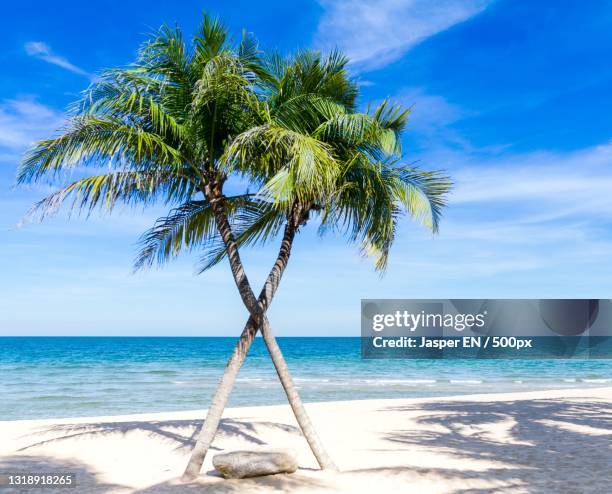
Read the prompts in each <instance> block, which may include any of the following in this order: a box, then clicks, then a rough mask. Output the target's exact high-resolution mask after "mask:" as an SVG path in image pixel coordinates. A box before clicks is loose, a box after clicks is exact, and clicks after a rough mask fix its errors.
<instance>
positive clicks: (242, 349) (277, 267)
mask: <svg viewBox="0 0 612 494" xmlns="http://www.w3.org/2000/svg"><path fill="white" fill-rule="evenodd" d="M221 221H222V220H221ZM295 234H296V228H295V227H294V226H293V223H292V222H287V224H286V225H285V232H284V235H283V240H282V242H281V246H280V249H279V252H278V256H277V258H276V261H275V263H274V266H273V267H272V269H271V270H270V273H269V274H268V277H267V279H266V283H265V284H264V287H263V289H262V290H261V293H260V295H259V299H258V302H259V304H260V305H261V307H263V308H266V309H267V307H269V305H270V303H271V302H272V299H273V297H274V294H275V293H276V290H277V288H278V285H279V284H280V280H281V277H282V275H283V272H284V271H285V268H286V266H287V262H288V261H289V256H290V255H291V247H292V245H293V240H294V238H295ZM232 238H233V236H232ZM236 255H237V251H236ZM237 259H238V261H239V260H240V258H239V256H237ZM235 260H236V256H235V257H234V261H235ZM232 273H234V279H235V280H240V282H241V283H242V284H243V285H242V286H243V287H244V279H245V278H246V274H245V273H244V269H236V268H235V267H232ZM243 277H244V278H243ZM247 283H248V281H247ZM236 284H237V285H238V284H239V281H236ZM239 289H240V288H239ZM249 289H250V287H249ZM257 329H258V324H257V323H256V321H255V318H254V317H253V316H251V317H249V320H248V321H247V323H246V325H245V327H244V329H243V331H242V334H241V335H240V339H239V340H238V343H237V344H236V346H235V347H234V351H233V352H232V355H231V357H230V359H229V361H228V363H227V365H226V366H225V371H224V372H223V376H222V377H221V381H220V382H219V385H218V386H217V390H216V392H215V396H214V397H213V400H212V402H211V404H210V407H209V409H208V413H207V414H206V420H205V421H204V424H203V425H202V429H201V430H200V433H199V434H198V439H197V441H196V444H195V446H194V448H193V451H192V453H191V458H190V459H189V463H188V465H187V468H186V469H185V472H184V473H183V480H190V479H193V478H195V477H196V476H197V475H198V474H199V473H200V470H201V468H202V464H203V463H204V458H205V457H206V453H207V452H208V449H209V448H210V445H211V444H212V442H213V440H214V438H215V434H216V433H217V429H218V428H219V422H220V420H221V416H222V414H223V410H224V409H225V406H226V405H227V401H228V399H229V396H230V393H231V391H232V388H233V387H234V383H235V381H236V377H237V376H238V372H239V371H240V368H241V367H242V364H243V362H244V360H245V359H246V356H247V353H248V351H249V349H250V347H251V345H252V343H253V339H254V338H255V335H256V334H257Z"/></svg>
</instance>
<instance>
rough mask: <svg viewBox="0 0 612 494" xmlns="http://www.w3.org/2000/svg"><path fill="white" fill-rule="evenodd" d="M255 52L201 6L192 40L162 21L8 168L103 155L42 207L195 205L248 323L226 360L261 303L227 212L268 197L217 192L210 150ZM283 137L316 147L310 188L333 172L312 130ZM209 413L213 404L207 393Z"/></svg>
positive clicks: (274, 282)
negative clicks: (225, 262) (222, 256)
mask: <svg viewBox="0 0 612 494" xmlns="http://www.w3.org/2000/svg"><path fill="white" fill-rule="evenodd" d="M258 62H259V60H258V54H257V50H256V46H255V44H254V42H253V41H252V40H251V39H250V38H249V37H243V40H242V42H241V43H240V44H239V46H238V47H237V48H236V49H234V48H232V46H231V43H230V42H229V41H228V36H227V32H226V31H225V29H224V28H223V26H222V25H221V24H220V23H219V22H218V21H215V20H213V19H211V18H209V17H208V16H205V17H204V20H203V23H202V26H201V28H200V31H199V32H198V34H197V35H196V36H195V37H194V40H193V43H192V47H191V49H189V48H187V47H186V45H185V43H184V41H183V38H182V34H181V32H180V30H179V29H178V28H175V29H171V28H168V27H163V28H162V29H161V30H160V32H159V33H158V34H157V35H156V37H155V38H154V39H153V40H152V41H151V42H149V43H147V44H146V45H145V46H144V47H143V48H142V50H141V51H140V53H139V57H138V60H137V61H136V63H135V64H134V65H133V66H132V67H130V68H128V69H118V70H111V71H108V72H106V73H105V74H103V77H102V80H101V81H100V82H98V83H96V84H94V85H93V86H92V87H91V88H90V90H89V91H88V92H87V93H86V95H85V97H84V98H83V100H82V101H80V102H79V103H78V104H77V105H74V108H73V114H72V116H71V118H70V121H69V124H68V126H67V127H66V128H65V129H64V130H63V132H62V133H61V134H60V135H59V136H58V137H56V138H53V139H48V140H44V141H41V142H39V143H38V144H37V145H36V146H35V147H34V148H33V149H31V150H30V151H29V152H28V154H27V155H26V157H25V158H24V160H23V162H22V166H21V167H20V170H19V173H18V182H19V183H26V182H33V181H37V180H40V179H42V178H43V177H45V176H48V175H51V176H52V177H53V178H57V177H58V176H59V177H61V176H62V172H65V171H69V170H72V169H75V168H77V167H79V168H80V167H93V168H99V167H100V165H103V164H108V167H109V168H110V171H109V170H104V172H103V173H100V174H97V175H93V176H87V177H85V178H82V179H79V180H76V181H74V182H72V183H69V184H68V185H65V186H64V187H62V188H60V189H59V190H58V191H56V192H55V193H53V194H51V195H50V196H48V197H46V198H45V199H43V200H42V201H40V202H39V203H38V204H37V205H36V206H35V207H34V208H33V213H40V214H41V217H44V216H45V215H46V214H48V213H49V212H52V211H55V210H56V209H57V208H58V206H59V205H61V204H62V203H64V202H66V201H70V200H72V203H71V209H73V210H77V211H87V212H91V211H92V210H94V209H95V208H97V207H100V208H101V209H106V210H108V211H112V210H113V208H114V207H115V205H116V204H117V203H118V202H123V203H127V204H145V205H146V204H150V203H153V202H154V201H156V200H160V199H161V200H163V201H165V202H166V203H169V204H176V203H178V204H180V205H181V206H180V211H181V212H183V213H194V212H195V211H197V212H198V213H199V215H198V225H197V228H196V230H195V231H191V232H190V235H192V234H193V235H198V236H199V238H200V239H204V240H205V241H206V242H210V243H212V244H214V243H215V242H221V243H222V244H223V246H224V249H225V250H226V254H227V257H228V258H229V261H230V267H231V271H232V274H233V276H234V280H235V283H236V285H237V287H238V289H239V292H240V295H241V297H242V299H243V302H244V303H245V305H246V306H247V308H248V309H249V311H250V312H251V313H252V314H253V320H252V321H251V326H252V328H253V329H251V331H250V332H247V333H246V334H245V335H243V336H245V338H241V340H240V341H239V343H238V345H237V347H236V350H235V352H234V355H238V356H239V359H237V360H234V362H240V363H241V362H242V361H243V360H244V358H245V356H246V351H247V350H248V347H249V346H250V341H249V340H248V339H247V338H246V337H251V336H250V335H252V336H254V333H255V332H256V331H257V328H258V327H259V326H260V325H261V324H262V322H261V318H262V314H263V312H262V311H261V308H260V305H259V304H258V303H257V299H256V298H255V296H254V294H253V291H252V289H251V286H250V284H249V281H248V278H247V276H246V273H245V271H244V268H243V265H242V262H241V259H240V255H239V252H238V247H237V244H236V242H235V239H234V235H233V232H232V228H231V224H232V218H233V217H235V216H238V215H241V214H242V215H250V217H251V218H258V217H259V216H260V215H264V216H265V215H266V214H268V215H269V211H268V209H269V208H268V207H266V205H262V204H261V202H262V201H261V199H260V198H258V197H256V196H253V194H249V193H248V192H247V193H243V194H239V195H236V196H226V195H225V194H224V192H223V186H224V184H225V181H226V180H227V177H228V175H227V173H226V171H225V170H224V169H223V168H222V167H221V166H220V163H221V161H220V158H221V157H222V155H223V153H224V151H225V148H226V146H227V144H228V143H229V142H231V140H232V138H233V136H235V135H238V134H239V133H240V132H241V131H243V130H245V129H248V128H250V127H251V126H252V124H253V119H255V118H257V117H258V112H257V108H258V107H259V99H258V98H259V96H258V94H257V91H256V88H255V82H256V81H257V80H258V79H259V78H261V77H266V75H265V73H264V72H263V70H262V67H261V66H260V64H259V63H258ZM284 145H286V146H289V151H290V152H293V151H294V150H293V147H297V149H299V150H300V151H302V152H306V153H311V154H312V153H314V154H315V155H317V156H318V160H317V164H318V166H319V170H318V175H317V177H315V176H311V177H310V180H311V182H310V183H308V181H307V180H303V181H302V182H303V186H304V187H306V188H308V189H310V190H318V189H320V179H321V177H323V178H324V183H329V182H330V181H331V179H330V178H327V179H325V177H326V176H328V177H331V176H332V172H333V170H334V169H335V168H334V166H333V160H332V158H331V156H330V155H329V154H328V153H327V151H326V150H322V149H319V147H318V143H317V142H315V141H312V140H305V139H300V136H297V135H296V136H293V137H291V136H289V139H288V140H287V142H285V144H284ZM325 164H327V165H328V166H324V165H325ZM297 165H298V168H299V166H301V165H302V164H301V162H298V163H297ZM254 172H257V171H256V170H254ZM175 213H176V211H175ZM258 224H262V225H265V222H262V221H259V222H258ZM291 230H292V228H287V232H286V236H287V237H288V238H289V237H291V236H292V235H293V234H294V232H292V231H291ZM286 245H287V242H285V243H283V245H282V247H281V250H280V252H279V256H278V260H277V262H276V263H275V264H274V267H273V268H272V271H271V273H270V277H269V282H268V283H267V284H266V287H265V291H264V292H263V295H262V298H269V299H270V300H271V297H272V294H273V292H274V291H275V286H278V282H279V281H280V277H281V275H282V271H283V269H284V265H285V264H286V263H285V261H284V259H285V258H286V257H288V251H287V250H286ZM251 341H252V337H251ZM281 358H282V356H281ZM230 364H231V362H230ZM223 382H225V381H222V383H221V386H220V387H221V388H223ZM227 394H229V391H228V393H227ZM300 405H301V403H300ZM301 409H302V410H303V407H302V408H301ZM222 410H223V408H221V409H220V411H219V416H220V413H221V412H222ZM210 415H211V416H214V415H215V402H214V401H213V405H212V406H211V414H210ZM297 418H298V422H299V423H300V425H302V426H303V429H304V431H305V435H306V436H307V438H308V439H309V443H310V444H311V446H312V447H313V451H314V452H315V456H316V457H317V459H319V462H320V463H321V466H323V467H325V466H328V467H329V466H333V464H332V463H331V461H330V460H329V457H328V455H327V454H326V453H325V451H323V449H322V447H321V445H320V442H319V441H318V439H317V438H316V437H314V436H313V432H314V431H313V430H312V427H311V426H310V425H309V424H308V423H305V422H303V421H304V420H307V417H306V416H305V413H303V414H302V415H298V417H297ZM207 422H209V423H211V422H212V421H207ZM217 423H218V421H217ZM215 430H216V426H215ZM309 431H312V433H309ZM213 435H214V432H213Z"/></svg>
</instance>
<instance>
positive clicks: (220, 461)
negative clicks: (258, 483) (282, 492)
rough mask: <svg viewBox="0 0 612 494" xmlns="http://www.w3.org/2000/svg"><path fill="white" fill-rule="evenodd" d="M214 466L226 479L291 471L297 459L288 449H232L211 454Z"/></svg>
mask: <svg viewBox="0 0 612 494" xmlns="http://www.w3.org/2000/svg"><path fill="white" fill-rule="evenodd" d="M212 462H213V465H214V467H215V468H216V469H217V470H219V472H221V474H222V475H223V476H224V477H225V478H226V479H243V478H246V477H259V476H261V475H274V474H276V473H293V472H295V471H296V470H297V467H298V465H297V460H296V458H295V456H294V455H293V454H291V453H290V452H289V451H282V450H275V451H232V452H231V453H222V454H219V455H215V456H213V460H212Z"/></svg>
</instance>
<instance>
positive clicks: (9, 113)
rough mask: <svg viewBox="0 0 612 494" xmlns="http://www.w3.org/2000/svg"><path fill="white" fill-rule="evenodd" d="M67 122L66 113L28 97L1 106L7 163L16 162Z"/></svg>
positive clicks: (0, 145)
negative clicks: (25, 152)
mask: <svg viewBox="0 0 612 494" xmlns="http://www.w3.org/2000/svg"><path fill="white" fill-rule="evenodd" d="M62 122H63V117H62V114H61V113H60V112H58V111H56V110H54V109H52V108H50V107H48V106H45V105H43V104H41V103H38V102H37V101H36V100H35V99H34V98H31V97H26V98H19V99H13V100H7V101H4V102H2V103H0V150H3V151H5V152H4V153H2V154H1V157H2V159H3V160H4V161H8V160H9V159H14V158H15V154H14V153H16V152H21V151H22V150H23V149H24V148H26V147H27V146H28V145H30V144H31V143H32V142H34V141H36V140H38V139H41V138H43V137H48V136H49V134H50V133H51V132H53V131H54V130H56V129H57V128H58V127H59V126H60V125H61V123H62Z"/></svg>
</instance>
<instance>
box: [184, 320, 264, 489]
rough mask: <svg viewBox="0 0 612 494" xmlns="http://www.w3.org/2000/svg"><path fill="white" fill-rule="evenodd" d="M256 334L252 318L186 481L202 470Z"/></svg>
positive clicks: (200, 437) (225, 374)
mask: <svg viewBox="0 0 612 494" xmlns="http://www.w3.org/2000/svg"><path fill="white" fill-rule="evenodd" d="M256 334H257V325H256V323H255V320H254V319H253V317H250V318H249V320H248V322H247V324H246V326H245V328H244V330H243V331H242V334H241V335H240V339H239V340H238V343H237V344H236V346H235V347H234V351H233V352H232V356H231V357H230V359H229V361H228V362H227V365H226V366H225V371H224V372H223V376H222V377H221V381H220V382H219V385H218V386H217V391H215V396H214V397H213V400H212V402H211V404H210V407H209V408H208V413H207V414H206V419H205V420H204V424H203V425H202V429H201V430H200V433H199V434H198V439H197V441H196V444H195V446H194V448H193V451H192V452H191V458H190V459H189V463H188V464H187V468H186V469H185V472H184V473H183V477H182V478H183V480H185V481H187V480H191V479H194V478H195V477H197V476H198V475H199V473H200V470H201V469H202V464H203V463H204V458H205V457H206V453H207V452H208V449H209V448H210V445H211V444H212V442H213V439H214V438H215V434H216V433H217V429H218V428H219V422H220V421H221V416H222V415H223V410H225V406H226V405H227V400H228V399H229V396H230V393H231V392H232V388H233V387H234V383H235V382H236V376H238V372H239V371H240V367H242V363H243V362H244V359H245V358H246V356H247V353H248V351H249V348H250V347H251V344H252V343H253V339H254V338H255V335H256Z"/></svg>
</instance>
